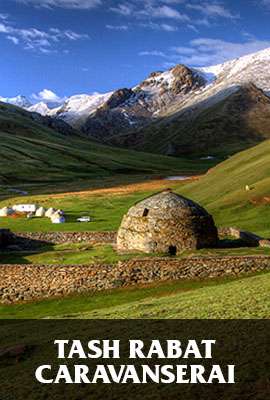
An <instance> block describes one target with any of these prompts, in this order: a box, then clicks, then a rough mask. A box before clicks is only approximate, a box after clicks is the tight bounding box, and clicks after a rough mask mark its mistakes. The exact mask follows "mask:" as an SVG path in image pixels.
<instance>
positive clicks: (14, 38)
mask: <svg viewBox="0 0 270 400" xmlns="http://www.w3.org/2000/svg"><path fill="white" fill-rule="evenodd" d="M7 39H8V40H10V41H11V42H12V43H13V44H16V45H17V44H19V42H20V41H19V39H18V38H16V37H15V36H7Z"/></svg>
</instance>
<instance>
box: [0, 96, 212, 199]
mask: <svg viewBox="0 0 270 400" xmlns="http://www.w3.org/2000/svg"><path fill="white" fill-rule="evenodd" d="M0 139H1V146H0V185H2V189H3V187H11V188H12V187H13V188H14V187H15V188H17V187H18V186H19V187H20V188H28V187H30V188H31V187H35V188H38V187H39V188H40V191H43V192H44V191H45V192H46V193H48V192H49V191H50V190H51V192H53V191H59V190H61V189H62V190H63V188H64V187H65V188H67V187H73V189H75V188H76V187H81V186H83V184H84V183H83V182H86V181H87V182H88V186H89V182H92V184H94V181H95V182H96V183H99V185H101V184H103V186H104V185H105V183H104V181H102V182H101V180H104V179H106V178H108V179H111V177H113V178H114V179H116V181H117V179H119V180H120V181H121V180H128V179H127V175H130V176H131V178H130V179H131V180H132V177H135V176H138V177H137V180H141V179H142V178H139V176H144V178H145V176H151V175H153V174H165V175H166V174H173V173H177V172H178V173H179V172H180V171H182V172H184V173H188V172H189V173H193V172H195V171H199V170H202V169H206V168H207V163H203V162H201V161H197V162H195V163H193V162H192V161H191V160H183V159H182V160H180V159H173V158H169V157H163V158H160V156H155V155H149V154H145V153H138V152H134V151H128V150H119V149H116V148H111V147H106V146H103V145H99V144H96V143H93V142H91V141H90V140H89V139H87V138H84V137H82V136H80V135H79V134H78V133H76V131H74V130H73V129H72V128H70V127H69V126H68V125H66V124H65V123H64V122H62V121H55V120H51V119H50V118H48V117H41V116H40V115H38V114H33V113H29V112H27V111H24V110H22V109H19V108H17V107H14V106H11V105H6V104H4V103H0ZM203 164H204V165H205V166H203ZM26 190H27V189H26Z"/></svg>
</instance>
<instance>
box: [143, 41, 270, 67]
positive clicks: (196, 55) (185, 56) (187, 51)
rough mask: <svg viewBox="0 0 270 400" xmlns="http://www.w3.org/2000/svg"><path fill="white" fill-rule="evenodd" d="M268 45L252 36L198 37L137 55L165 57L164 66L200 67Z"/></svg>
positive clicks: (266, 42) (268, 44) (254, 51)
mask: <svg viewBox="0 0 270 400" xmlns="http://www.w3.org/2000/svg"><path fill="white" fill-rule="evenodd" d="M268 47H270V41H267V40H257V39H254V38H253V39H250V40H248V41H246V42H243V43H237V42H227V41H224V40H220V39H211V38H199V39H195V40H192V41H191V42H190V43H189V46H174V47H171V48H169V49H168V51H167V52H164V51H161V50H157V49H155V50H152V51H142V52H141V53H139V55H140V56H156V57H161V58H163V59H166V61H165V62H164V63H163V64H162V66H163V67H164V68H170V67H171V66H173V65H175V64H178V63H180V64H186V65H189V66H194V67H196V66H197V67H201V66H209V65H215V64H220V63H223V62H225V61H228V60H232V59H234V58H239V57H241V56H244V55H247V54H251V53H256V52H257V51H260V50H263V49H265V48H268Z"/></svg>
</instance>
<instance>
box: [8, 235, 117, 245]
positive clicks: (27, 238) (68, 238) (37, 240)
mask: <svg viewBox="0 0 270 400" xmlns="http://www.w3.org/2000/svg"><path fill="white" fill-rule="evenodd" d="M80 242H87V243H90V244H102V243H103V244H113V243H115V242H116V232H19V233H17V232H16V233H13V234H12V240H10V244H12V245H15V246H19V247H20V248H21V249H32V248H38V247H40V246H41V245H44V244H52V245H53V244H64V243H80Z"/></svg>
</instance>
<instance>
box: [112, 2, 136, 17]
mask: <svg viewBox="0 0 270 400" xmlns="http://www.w3.org/2000/svg"><path fill="white" fill-rule="evenodd" d="M110 10H111V11H113V12H115V13H117V14H120V15H124V16H130V15H132V14H133V11H134V9H133V6H132V5H131V4H119V5H118V6H116V7H111V8H110Z"/></svg>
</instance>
